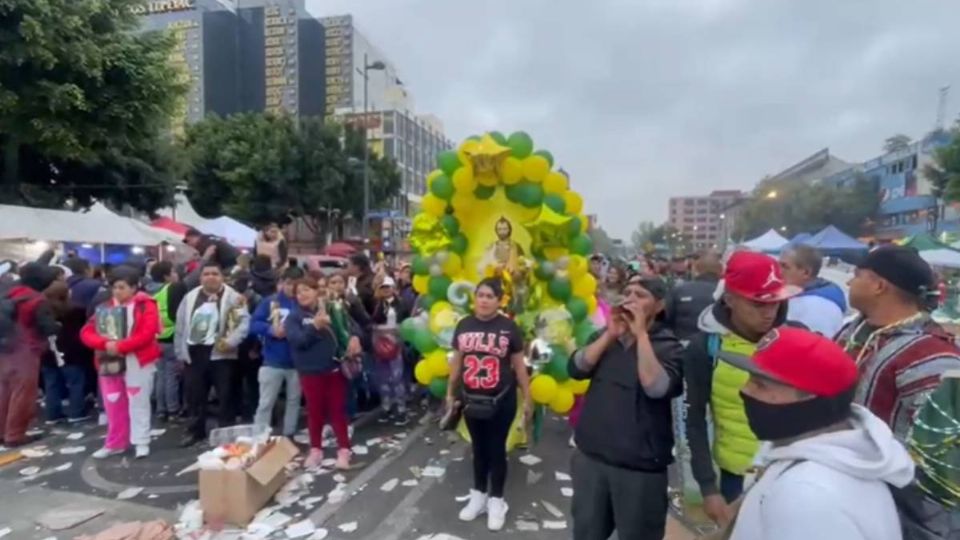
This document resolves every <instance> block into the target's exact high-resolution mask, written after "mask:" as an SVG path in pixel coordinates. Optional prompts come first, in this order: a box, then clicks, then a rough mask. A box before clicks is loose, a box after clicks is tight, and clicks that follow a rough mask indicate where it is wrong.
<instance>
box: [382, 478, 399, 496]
mask: <svg viewBox="0 0 960 540" xmlns="http://www.w3.org/2000/svg"><path fill="white" fill-rule="evenodd" d="M399 483H400V480H398V479H396V478H391V479H390V480H387V481H386V482H384V483H383V485H382V486H380V491H384V492H386V493H390V492H391V491H393V490H394V488H396V487H397V484H399Z"/></svg>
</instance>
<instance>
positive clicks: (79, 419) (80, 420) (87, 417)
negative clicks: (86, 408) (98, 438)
mask: <svg viewBox="0 0 960 540" xmlns="http://www.w3.org/2000/svg"><path fill="white" fill-rule="evenodd" d="M92 419H93V417H92V416H90V415H89V414H88V415H85V416H78V417H76V418H68V419H67V423H68V424H82V423H84V422H88V421H90V420H92Z"/></svg>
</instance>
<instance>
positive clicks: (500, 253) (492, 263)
mask: <svg viewBox="0 0 960 540" xmlns="http://www.w3.org/2000/svg"><path fill="white" fill-rule="evenodd" d="M495 227H496V232H497V240H496V241H494V242H493V243H492V244H490V245H489V246H488V247H487V250H486V252H484V255H483V268H484V270H485V272H484V274H488V273H490V270H492V273H493V275H499V274H500V273H501V272H503V271H507V272H510V273H511V274H512V273H513V272H514V271H516V270H517V269H518V266H519V263H520V257H522V256H523V248H522V247H520V244H518V243H517V242H515V241H514V240H513V238H512V237H513V225H512V224H511V223H510V220H508V219H507V218H505V217H501V218H500V219H499V220H497V223H496V226H495Z"/></svg>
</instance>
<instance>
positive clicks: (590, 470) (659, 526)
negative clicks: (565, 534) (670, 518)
mask: <svg viewBox="0 0 960 540" xmlns="http://www.w3.org/2000/svg"><path fill="white" fill-rule="evenodd" d="M570 472H571V476H573V512H572V514H573V538H574V540H607V539H608V538H610V535H611V534H613V531H614V530H616V531H617V537H618V538H620V540H663V535H664V531H665V529H666V526H667V504H668V503H667V471H663V472H643V471H634V470H630V469H622V468H620V467H612V466H610V465H607V464H605V463H602V462H600V461H597V460H595V459H592V458H590V457H588V456H586V455H584V454H583V453H582V452H579V451H577V452H574V454H573V462H572V464H571V469H570Z"/></svg>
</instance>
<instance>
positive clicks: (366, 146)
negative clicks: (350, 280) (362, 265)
mask: <svg viewBox="0 0 960 540" xmlns="http://www.w3.org/2000/svg"><path fill="white" fill-rule="evenodd" d="M385 69H387V66H386V64H384V63H383V62H381V61H379V60H377V61H376V62H374V63H372V64H371V63H369V60H368V59H367V53H363V71H360V69H359V68H358V69H357V72H358V73H360V74H361V75H363V120H362V124H363V223H362V227H361V230H362V231H363V243H364V245H366V244H367V243H368V242H369V241H370V141H369V138H368V131H367V130H368V129H369V127H368V126H367V115H368V114H369V113H368V110H367V108H368V106H369V104H368V96H369V93H368V86H369V84H370V73H369V72H370V70H374V71H383V70H385Z"/></svg>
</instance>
